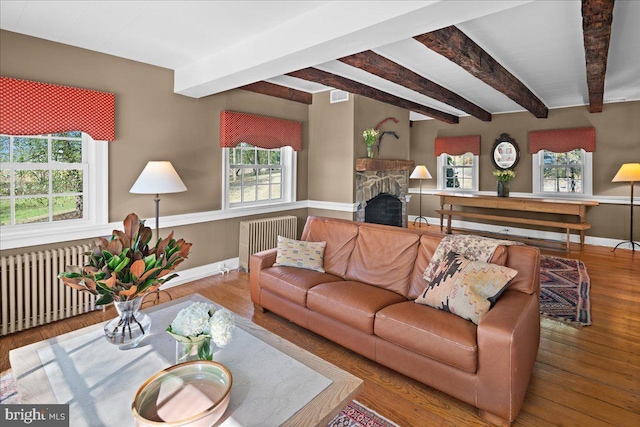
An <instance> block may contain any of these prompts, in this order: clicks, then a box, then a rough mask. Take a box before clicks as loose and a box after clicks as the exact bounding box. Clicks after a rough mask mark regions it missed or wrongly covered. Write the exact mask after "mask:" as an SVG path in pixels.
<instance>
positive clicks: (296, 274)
mask: <svg viewBox="0 0 640 427" xmlns="http://www.w3.org/2000/svg"><path fill="white" fill-rule="evenodd" d="M341 280H342V279H341V278H340V277H337V276H334V275H332V274H328V273H320V272H317V271H312V270H304V269H300V268H295V267H271V268H267V269H264V270H262V271H261V272H260V287H262V288H263V289H266V290H268V291H269V292H271V293H273V294H276V295H278V296H281V297H282V298H285V299H287V300H289V301H291V302H294V303H296V304H299V305H301V306H303V307H306V305H307V291H308V290H309V289H311V288H312V287H314V286H316V285H318V284H320V283H325V282H337V281H341Z"/></svg>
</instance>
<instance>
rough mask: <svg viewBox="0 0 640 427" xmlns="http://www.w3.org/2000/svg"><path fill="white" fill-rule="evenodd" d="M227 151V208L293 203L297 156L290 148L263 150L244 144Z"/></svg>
mask: <svg viewBox="0 0 640 427" xmlns="http://www.w3.org/2000/svg"><path fill="white" fill-rule="evenodd" d="M224 151H225V152H226V153H225V154H224V159H225V161H226V165H225V168H224V170H226V171H227V172H226V176H225V177H226V185H225V189H226V197H225V207H226V208H233V207H238V206H247V205H258V204H268V203H280V202H290V201H293V200H294V194H295V185H294V182H293V181H294V180H293V177H294V176H295V173H294V171H295V158H296V155H295V151H294V150H293V149H292V148H291V147H282V148H274V149H264V148H259V147H254V146H253V145H250V144H247V143H246V142H242V143H240V144H238V145H237V146H235V147H233V148H225V149H224Z"/></svg>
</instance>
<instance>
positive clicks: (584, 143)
mask: <svg viewBox="0 0 640 427" xmlns="http://www.w3.org/2000/svg"><path fill="white" fill-rule="evenodd" d="M595 150H596V130H595V128H593V127H585V128H573V129H553V130H540V131H533V132H529V152H530V153H531V154H532V164H533V168H532V180H533V192H534V193H537V194H544V195H545V196H546V195H560V196H562V197H565V196H567V195H571V194H576V195H591V194H592V192H593V167H592V155H591V153H592V152H594V151H595Z"/></svg>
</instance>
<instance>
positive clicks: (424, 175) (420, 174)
mask: <svg viewBox="0 0 640 427" xmlns="http://www.w3.org/2000/svg"><path fill="white" fill-rule="evenodd" d="M409 178H410V179H419V180H420V201H419V203H420V213H419V214H418V217H417V218H416V219H414V220H413V226H414V227H415V225H416V221H417V222H418V223H420V220H421V219H423V220H424V222H425V224H426V225H429V221H427V218H425V217H423V216H422V180H423V179H431V174H430V173H429V171H428V170H427V167H426V166H425V165H418V166H416V168H415V169H414V170H413V172H411V175H410V176H409Z"/></svg>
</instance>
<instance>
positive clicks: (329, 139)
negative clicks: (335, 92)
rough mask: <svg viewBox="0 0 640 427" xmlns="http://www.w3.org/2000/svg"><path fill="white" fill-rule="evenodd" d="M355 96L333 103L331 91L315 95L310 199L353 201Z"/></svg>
mask: <svg viewBox="0 0 640 427" xmlns="http://www.w3.org/2000/svg"><path fill="white" fill-rule="evenodd" d="M353 109H354V98H353V95H351V96H349V100H348V101H345V102H339V103H336V104H330V103H329V92H328V91H327V92H320V93H314V94H313V104H312V105H310V106H309V184H308V196H309V200H319V201H325V202H338V203H352V202H353V188H354V170H353Z"/></svg>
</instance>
